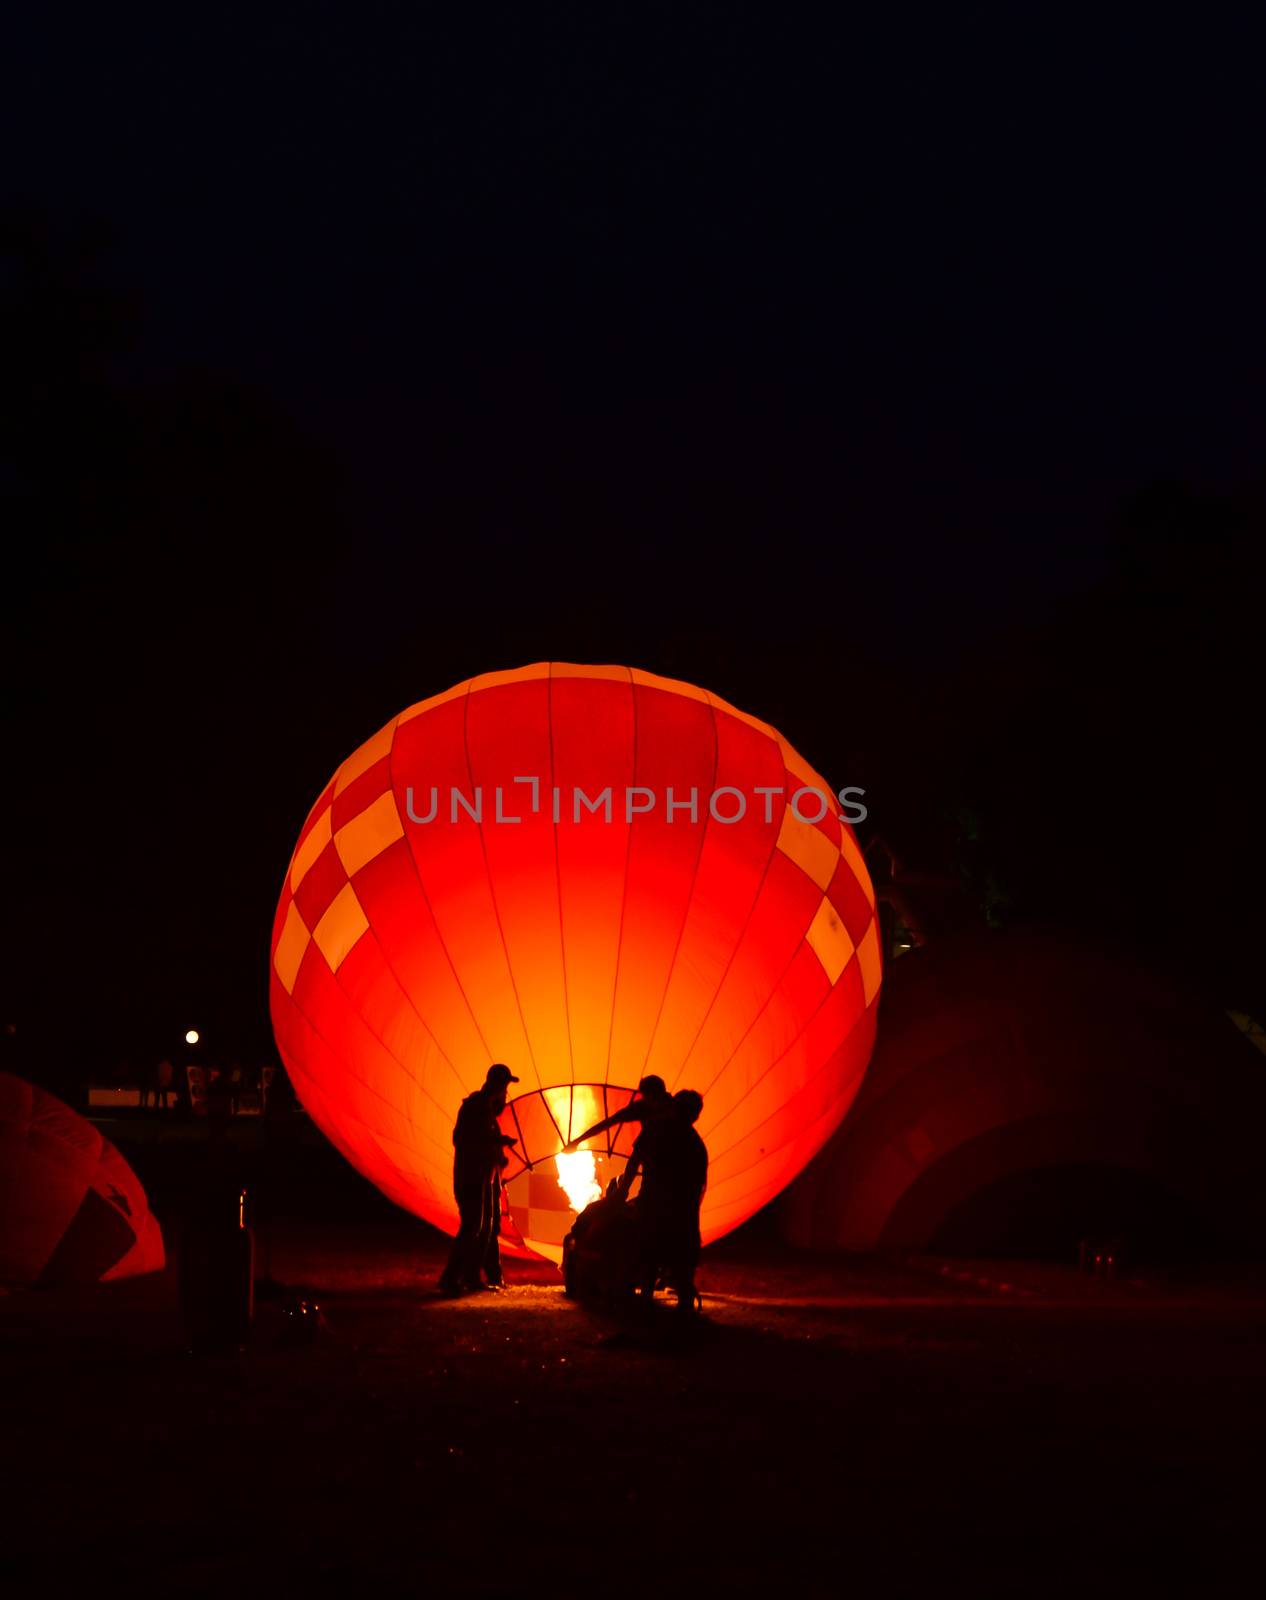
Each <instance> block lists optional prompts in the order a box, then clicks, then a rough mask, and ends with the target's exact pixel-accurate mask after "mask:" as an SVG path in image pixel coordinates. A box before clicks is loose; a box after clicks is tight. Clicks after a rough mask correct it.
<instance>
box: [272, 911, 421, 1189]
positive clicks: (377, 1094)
mask: <svg viewBox="0 0 1266 1600" xmlns="http://www.w3.org/2000/svg"><path fill="white" fill-rule="evenodd" d="M362 937H363V935H362ZM330 976H331V977H332V978H333V979H334V982H335V983H336V984H337V985H338V987H339V989H341V990H342V993H343V996H344V998H345V999H346V1000H347V1001H348V1004H349V1005H350V1004H351V996H350V995H349V994H348V992H347V990H346V989H344V988H343V985H342V984H341V983H339V981H338V974H337V973H331V974H330ZM292 1004H293V1001H292ZM295 1010H296V1011H297V1012H298V1014H299V1017H300V1019H301V1020H302V1021H303V1022H304V1023H306V1024H307V1026H308V1027H309V1028H311V1030H312V1032H313V1033H315V1034H316V1036H317V1038H318V1039H320V1041H321V1043H322V1044H323V1045H324V1046H325V1048H326V1049H327V1050H328V1051H329V1052H330V1054H331V1056H333V1057H334V1059H335V1060H336V1061H339V1062H341V1063H342V1064H343V1065H344V1066H345V1067H346V1068H347V1075H348V1077H349V1078H351V1079H353V1081H354V1082H356V1083H358V1084H360V1086H361V1088H362V1089H367V1090H368V1091H369V1093H370V1094H371V1095H372V1096H373V1097H374V1099H375V1100H380V1101H381V1102H382V1103H383V1105H385V1106H386V1108H387V1110H388V1111H394V1112H395V1113H396V1115H397V1116H400V1115H403V1113H402V1112H401V1109H400V1107H399V1106H394V1105H392V1103H391V1101H390V1100H388V1099H387V1097H386V1095H385V1094H383V1093H382V1092H381V1091H380V1090H378V1089H375V1088H374V1086H373V1084H372V1083H370V1082H369V1080H368V1079H367V1078H363V1077H362V1076H361V1075H360V1073H359V1072H356V1071H353V1070H352V1064H351V1062H350V1061H348V1060H347V1057H346V1056H345V1054H344V1053H343V1051H341V1050H336V1049H335V1047H334V1045H333V1044H332V1043H331V1042H330V1040H329V1039H328V1038H327V1037H326V1036H325V1034H324V1033H323V1032H322V1031H321V1029H320V1028H318V1027H317V1025H316V1023H315V1021H313V1019H312V1018H311V1017H310V1016H309V1015H308V1014H307V1012H306V1011H304V1010H303V1009H302V1008H301V1007H300V1006H298V1005H295ZM353 1015H354V1016H355V1017H356V1020H357V1021H358V1022H359V1023H360V1024H361V1026H362V1027H363V1028H364V1029H365V1032H366V1033H368V1034H370V1035H371V1036H372V1037H373V1038H374V1039H376V1040H377V1041H378V1044H379V1045H380V1046H381V1048H382V1049H383V1050H385V1051H386V1053H387V1054H388V1055H389V1056H390V1057H391V1059H392V1060H393V1061H395V1062H396V1063H397V1064H398V1065H399V1066H402V1067H404V1063H403V1062H402V1061H401V1060H400V1058H399V1056H397V1055H396V1053H395V1052H394V1051H393V1050H390V1049H388V1048H387V1045H386V1044H385V1043H384V1042H383V1040H382V1039H380V1038H379V1037H378V1034H377V1033H376V1032H375V1031H374V1029H373V1028H371V1027H370V1026H369V1024H368V1023H367V1022H366V1021H365V1019H364V1017H362V1016H361V1015H360V1013H359V1012H354V1013H353ZM404 1070H405V1072H406V1074H407V1075H408V1077H409V1078H410V1079H411V1080H412V1081H413V1082H414V1083H416V1084H417V1086H418V1088H419V1089H421V1088H422V1085H421V1084H420V1083H418V1082H417V1079H416V1078H414V1077H413V1074H412V1073H411V1072H409V1069H408V1068H407V1067H405V1068H404ZM305 1076H306V1077H308V1078H310V1079H311V1081H312V1082H314V1083H315V1082H316V1080H315V1078H312V1074H311V1073H306V1074H305ZM423 1092H424V1093H428V1091H425V1090H424V1091H423ZM428 1098H429V1099H430V1100H431V1101H432V1103H433V1104H434V1105H435V1107H436V1109H437V1110H439V1111H442V1110H443V1109H444V1108H443V1106H441V1105H440V1103H439V1101H438V1100H436V1099H435V1096H434V1095H430V1094H428ZM406 1121H407V1122H408V1123H409V1125H410V1126H411V1127H417V1124H416V1123H415V1122H414V1121H413V1119H412V1117H406ZM361 1126H362V1127H363V1128H364V1129H365V1132H366V1133H370V1134H372V1132H373V1129H372V1128H371V1127H370V1126H369V1124H368V1123H362V1124H361ZM430 1143H432V1144H433V1145H434V1146H435V1148H436V1149H437V1150H439V1151H441V1152H443V1149H444V1147H443V1145H441V1144H440V1143H438V1141H436V1140H431V1141H430ZM359 1170H360V1169H359V1168H357V1171H359Z"/></svg>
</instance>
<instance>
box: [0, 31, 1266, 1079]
mask: <svg viewBox="0 0 1266 1600" xmlns="http://www.w3.org/2000/svg"><path fill="white" fill-rule="evenodd" d="M263 9H265V8H256V9H255V10H253V11H246V12H243V13H241V14H234V13H233V12H232V11H231V10H229V9H226V8H223V7H215V8H197V7H193V6H183V7H167V8H162V9H161V10H156V11H155V12H154V13H153V14H152V15H148V16H144V17H141V16H140V15H139V14H137V13H132V14H131V16H130V18H128V19H123V18H121V17H120V16H119V15H118V14H117V11H116V10H115V9H112V8H95V9H94V10H91V11H85V12H84V14H82V15H78V16H76V15H74V14H73V13H68V12H66V11H59V12H57V13H56V14H52V13H50V14H47V15H43V14H41V15H37V14H36V13H35V11H34V10H33V9H32V8H28V9H27V11H26V13H25V14H24V15H23V16H22V17H21V18H20V19H19V20H18V21H17V22H16V23H15V24H11V27H10V30H9V32H8V36H7V39H6V48H5V50H4V52H3V56H4V65H3V67H2V68H0V117H2V118H3V120H4V149H5V152H6V161H5V164H4V192H3V200H2V202H0V229H2V232H3V258H2V273H3V276H2V280H0V281H2V286H3V328H4V337H5V359H4V363H3V367H4V370H3V375H2V376H0V384H2V395H3V398H2V400H0V411H2V414H3V423H4V438H3V443H2V444H0V488H2V491H3V496H4V521H5V525H6V539H5V563H6V579H7V581H6V583H5V591H6V600H7V603H8V606H9V609H10V612H11V618H10V620H9V626H8V628H7V630H6V632H7V643H6V650H7V652H8V659H7V660H6V663H5V669H6V678H7V684H8V688H9V690H10V691H11V693H10V694H9V695H8V696H6V698H7V699H8V700H9V701H10V702H11V704H12V715H11V721H10V727H9V731H8V732H7V734H6V744H5V749H6V756H7V758H8V759H7V783H6V798H7V800H8V802H9V811H10V815H9V820H8V821H7V824H6V834H7V841H8V844H9V846H10V849H9V850H8V851H6V885H5V891H4V899H5V905H6V924H7V932H8V936H9V941H10V954H9V956H8V958H7V960H6V963H5V977H4V986H3V988H4V1002H3V1004H4V1019H5V1021H6V1023H11V1024H12V1026H13V1027H15V1028H16V1033H9V1034H7V1035H6V1036H5V1037H6V1051H7V1057H6V1058H12V1060H13V1061H14V1062H15V1063H16V1064H17V1066H18V1069H19V1070H27V1071H30V1072H32V1073H44V1074H46V1075H48V1076H50V1077H52V1078H53V1079H59V1078H64V1077H66V1076H67V1075H73V1074H75V1073H79V1074H82V1073H84V1072H86V1071H88V1070H94V1068H93V1064H94V1063H95V1062H97V1061H106V1062H110V1063H115V1062H117V1061H119V1060H121V1059H128V1060H135V1061H136V1062H138V1063H141V1062H144V1061H146V1060H149V1059H150V1058H152V1057H153V1056H154V1055H155V1054H156V1053H157V1054H161V1053H171V1051H172V1049H173V1046H174V1041H175V1040H176V1039H178V1038H179V1036H180V1035H181V1034H182V1033H183V1031H184V1029H185V1028H186V1027H188V1026H195V1025H196V1026H198V1027H200V1028H202V1029H203V1031H204V1033H205V1034H206V1036H207V1040H208V1047H209V1048H212V1049H219V1050H222V1051H223V1052H224V1053H226V1054H231V1055H240V1056H242V1057H243V1058H245V1057H247V1056H256V1057H260V1056H262V1055H264V1054H266V1053H267V1052H268V1050H269V1034H268V1024H267V1008H266V976H267V934H268V928H269V924H270V921H271V915H272V909H273V906H274V904H275V898H276V894H277V890H278V888H279V886H280V881H281V877H282V874H283V872H284V870H285V866H286V862H287V860H288V857H289V852H290V849H291V847H292V845H293V841H294V837H295V834H296V832H297V829H298V827H299V825H300V823H301V821H302V819H303V817H304V816H305V814H306V812H307V809H308V807H309V805H310V804H311V802H312V800H313V799H314V798H315V796H316V794H317V792H318V790H319V789H320V787H321V785H322V784H323V783H324V781H325V780H326V778H327V777H328V776H329V774H330V773H331V772H332V771H333V769H334V767H335V766H336V765H337V764H338V763H339V761H341V760H342V758H343V757H344V756H345V755H346V754H348V753H349V752H350V751H351V749H352V748H354V747H355V746H356V745H357V744H358V743H360V742H361V741H362V740H363V739H364V738H365V737H367V736H368V735H369V734H370V733H371V732H373V731H374V730H375V729H377V728H378V727H379V726H380V725H381V724H382V723H383V722H384V721H386V720H387V719H388V718H389V717H390V716H392V715H393V714H394V713H395V712H396V711H398V710H400V709H401V708H402V707H403V706H405V705H406V704H409V703H411V702H412V701H414V700H417V699H420V698H423V697H424V696H426V695H428V694H431V693H434V692H436V691H438V690H440V689H442V688H444V687H447V686H448V685H449V684H450V683H453V682H455V681H457V680H459V679H461V678H463V677H466V676H468V675H470V674H471V673H474V672H478V671H481V670H486V669H489V668H495V667H501V666H510V665H517V664H520V663H522V662H525V661H529V660H535V659H539V658H543V657H554V658H559V659H568V658H573V659H580V660H618V661H623V662H626V663H630V664H634V665H641V666H645V667H647V668H650V669H652V670H659V671H665V672H669V673H673V674H677V675H681V676H685V677H689V678H692V679H694V680H696V681H699V682H702V683H704V684H705V685H706V686H707V687H709V688H712V689H715V690H716V691H717V692H719V693H721V694H722V695H725V696H726V697H727V698H730V699H733V700H735V701H737V702H738V703H739V704H741V705H743V706H744V707H745V708H747V709H750V710H752V711H754V712H756V713H758V714H760V715H763V716H766V717H768V718H770V719H771V720H773V721H775V722H776V723H777V724H778V725H779V726H780V727H781V728H782V729H783V731H784V732H785V733H787V735H788V736H789V737H790V738H792V739H793V741H794V742H795V743H797V744H798V745H799V746H800V747H801V748H802V749H803V750H804V752H805V754H806V755H807V756H808V757H809V758H810V759H811V760H812V761H813V762H814V763H815V764H816V765H818V766H819V767H821V768H823V769H824V770H825V771H826V773H827V775H828V776H830V777H831V778H832V779H833V780H834V781H836V782H838V783H840V784H843V783H854V782H855V783H863V784H866V785H867V786H868V789H869V791H870V793H871V795H872V804H873V818H874V826H875V827H877V828H878V829H879V830H880V831H881V832H888V833H891V834H892V835H894V836H895V837H897V838H898V839H900V840H903V841H905V842H906V844H907V845H908V848H909V849H910V850H911V851H912V852H914V853H915V854H918V853H919V852H923V853H924V854H925V855H926V856H927V857H928V858H929V859H931V858H933V857H936V858H938V860H937V864H938V865H940V866H942V867H946V866H952V865H953V864H954V862H956V861H958V862H959V863H960V864H961V857H962V849H961V847H962V846H963V843H964V840H965V839H966V840H967V841H968V842H969V843H970V844H971V846H972V848H973V849H975V850H976V851H977V855H979V852H980V850H982V849H983V850H984V851H985V852H986V854H988V853H989V852H990V851H992V855H991V856H990V864H989V865H988V868H987V871H986V872H985V876H990V875H992V877H994V878H1000V879H1001V880H1002V881H1003V883H1004V887H1005V889H1006V893H1005V895H1004V897H1003V899H1004V902H1005V904H1006V906H1007V907H1009V914H1013V915H1064V916H1072V917H1074V919H1078V918H1080V919H1082V920H1085V921H1089V922H1092V923H1095V924H1096V925H1102V926H1106V927H1111V928H1114V929H1117V930H1119V931H1122V930H1123V931H1125V932H1126V933H1127V934H1129V935H1130V936H1134V935H1135V934H1137V936H1138V939H1139V941H1140V942H1142V943H1143V944H1147V945H1148V946H1149V948H1150V949H1152V950H1153V951H1154V952H1155V953H1156V954H1157V957H1158V959H1167V960H1170V961H1173V960H1174V959H1175V958H1176V957H1178V958H1180V959H1186V958H1187V957H1189V956H1190V963H1194V965H1193V966H1192V970H1191V971H1190V972H1189V975H1190V976H1193V977H1195V978H1197V979H1198V981H1199V982H1201V983H1202V984H1205V985H1206V986H1207V987H1208V988H1209V990H1210V993H1211V994H1212V995H1213V996H1214V997H1215V998H1216V999H1217V1001H1218V1003H1220V1004H1238V1005H1243V1006H1246V1007H1247V1006H1250V1005H1253V1004H1258V1003H1261V1001H1262V994H1261V982H1262V979H1261V973H1262V970H1263V967H1264V965H1266V963H1264V962H1263V960H1262V955H1263V945H1262V931H1261V928H1260V926H1259V924H1260V921H1261V918H1260V909H1259V908H1260V903H1261V901H1260V890H1261V877H1260V866H1261V852H1260V846H1259V845H1258V844H1257V833H1258V826H1257V811H1258V809H1259V808H1258V807H1257V806H1256V804H1255V802H1254V797H1253V790H1252V781H1251V777H1250V774H1249V772H1248V771H1247V770H1246V766H1245V752H1246V750H1251V748H1252V746H1253V745H1254V744H1255V743H1256V744H1260V736H1261V730H1260V709H1259V704H1258V702H1259V694H1260V678H1261V674H1260V663H1259V651H1258V648H1257V633H1258V629H1259V614H1260V603H1261V594H1262V589H1261V545H1262V540H1261V537H1260V535H1261V531H1262V528H1263V527H1264V526H1266V523H1264V522H1263V519H1262V514H1261V506H1262V503H1263V489H1264V487H1266V481H1264V477H1266V475H1264V474H1263V452H1262V440H1263V436H1264V424H1266V386H1264V384H1263V372H1264V367H1266V325H1264V322H1263V316H1262V303H1263V292H1262V286H1263V284H1264V283H1266V229H1264V227H1263V221H1262V207H1263V198H1264V196H1263V188H1264V179H1263V173H1264V172H1266V166H1264V165H1263V160H1262V153H1263V137H1262V136H1263V131H1264V128H1263V122H1264V118H1263V112H1262V96H1261V85H1260V66H1261V55H1260V52H1259V50H1258V49H1257V47H1256V45H1257V41H1256V39H1255V38H1254V37H1253V36H1252V35H1251V34H1250V32H1249V30H1248V26H1247V22H1245V23H1244V24H1243V25H1241V26H1237V25H1232V24H1228V23H1226V22H1225V21H1223V20H1219V19H1218V18H1216V17H1215V16H1214V15H1213V14H1212V13H1210V12H1208V11H1206V10H1201V11H1199V12H1195V11H1190V10H1188V11H1187V12H1186V13H1185V14H1183V13H1181V12H1175V13H1173V14H1172V19H1171V17H1170V16H1169V15H1167V14H1163V8H1160V9H1148V10H1141V11H1139V12H1138V13H1137V14H1133V15H1132V14H1130V13H1129V12H1127V11H1124V10H1121V9H1119V8H1112V12H1111V20H1109V19H1108V14H1107V13H1105V12H1104V11H1103V10H1096V11H1089V12H1087V13H1086V14H1085V15H1084V16H1082V15H1080V14H1078V13H1077V12H1076V10H1075V9H1074V8H1069V7H1067V6H1060V7H1049V8H1048V7H1040V6H1034V5H1028V6H1016V7H1005V8H999V9H997V10H994V9H991V8H983V7H973V6H964V7H943V6H941V7H927V8H923V9H919V8H915V7H901V8H882V9H883V14H882V15H875V16H871V17H864V18H863V17H858V16H856V15H853V14H852V8H849V9H847V10H846V9H841V10H840V13H839V15H838V16H837V17H836V18H835V20H834V22H826V21H824V20H823V18H822V17H821V16H820V15H818V14H816V13H810V12H809V11H805V12H804V13H796V12H793V11H788V10H787V9H786V8H769V7H751V6H744V5H738V4H729V5H725V6H716V7H713V6H691V7H685V6H673V7H660V6H649V5H642V6H637V7H625V6H614V5H603V6H600V7H592V8H576V9H574V10H573V9H571V8H568V9H562V8H556V7H548V8H543V7H539V6H530V5H517V6H507V7H481V8H477V9H473V10H472V9H471V8H443V9H441V8H428V7H421V6H398V7H354V8H352V7H347V6H337V7H335V6H329V5H324V4H308V5H305V6H303V7H293V8H289V7H287V8H280V7H276V8H266V9H267V12H268V14H267V15H261V14H260V11H261V10H263ZM1239 14H1240V16H1241V17H1242V18H1245V19H1247V17H1248V16H1249V11H1248V8H1245V9H1244V10H1243V11H1242V12H1240V13H1239ZM1057 791H1058V793H1059V794H1060V795H1062V796H1064V797H1065V799H1066V797H1067V794H1068V793H1070V792H1073V791H1075V793H1076V795H1077V797H1078V804H1077V806H1076V807H1075V808H1072V809H1075V812H1076V815H1075V816H1070V815H1069V811H1070V807H1069V806H1068V804H1066V803H1060V804H1057V803H1056V793H1057ZM982 839H983V841H984V843H983V844H982V843H981V841H982ZM969 853H970V852H969ZM1086 863H1089V865H1086ZM1079 864H1080V866H1079ZM977 865H979V862H978V863H977ZM1149 941H1150V944H1149ZM1193 949H1195V950H1196V951H1197V954H1196V955H1195V956H1191V951H1192V950H1193ZM1190 963H1189V964H1190Z"/></svg>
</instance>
